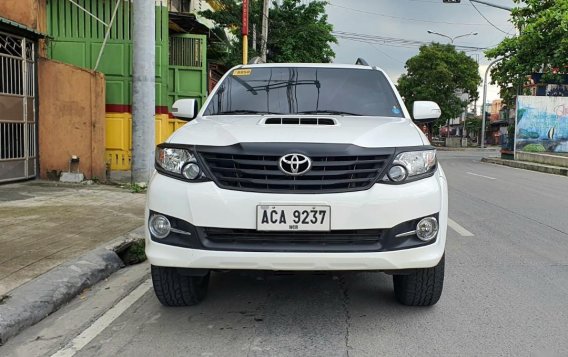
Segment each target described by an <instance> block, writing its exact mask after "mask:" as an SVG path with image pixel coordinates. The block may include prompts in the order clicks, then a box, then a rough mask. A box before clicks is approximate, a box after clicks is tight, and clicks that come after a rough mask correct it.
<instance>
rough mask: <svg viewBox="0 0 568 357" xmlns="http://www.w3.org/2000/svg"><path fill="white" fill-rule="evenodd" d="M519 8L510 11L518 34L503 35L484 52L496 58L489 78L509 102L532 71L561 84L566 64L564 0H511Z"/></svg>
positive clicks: (566, 4)
mask: <svg viewBox="0 0 568 357" xmlns="http://www.w3.org/2000/svg"><path fill="white" fill-rule="evenodd" d="M514 1H515V3H517V4H518V5H521V4H523V5H524V6H522V7H520V6H519V7H516V8H515V9H513V11H512V12H511V17H512V22H513V24H514V25H515V26H516V28H517V29H519V31H520V35H518V36H515V37H508V38H505V39H504V40H503V41H501V43H500V44H499V45H497V47H495V48H492V49H489V50H487V51H486V52H485V55H486V56H487V57H488V58H500V57H502V58H503V60H502V61H501V62H499V63H498V64H497V65H495V67H493V69H492V70H491V79H492V81H493V83H497V84H498V85H499V86H500V87H501V97H502V98H503V99H504V101H505V103H507V104H508V105H511V104H513V103H512V102H513V100H514V98H515V95H516V94H517V90H518V89H521V88H523V85H524V84H526V83H527V77H528V76H529V75H531V74H533V73H535V72H536V73H544V76H543V80H544V81H546V82H548V83H561V81H562V78H561V73H566V72H567V69H566V68H567V66H568V41H566V39H567V38H568V0H514Z"/></svg>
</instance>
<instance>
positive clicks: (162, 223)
mask: <svg viewBox="0 0 568 357" xmlns="http://www.w3.org/2000/svg"><path fill="white" fill-rule="evenodd" d="M148 228H150V233H152V235H153V236H154V237H156V238H158V239H162V238H166V237H167V236H168V234H170V231H171V230H172V225H171V224H170V221H169V220H168V219H167V218H166V217H165V216H162V215H161V214H155V215H153V216H152V217H151V218H150V221H149V222H148Z"/></svg>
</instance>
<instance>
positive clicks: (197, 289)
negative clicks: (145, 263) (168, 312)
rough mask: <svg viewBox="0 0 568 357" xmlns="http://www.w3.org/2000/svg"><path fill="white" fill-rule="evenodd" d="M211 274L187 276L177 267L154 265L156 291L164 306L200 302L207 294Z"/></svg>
mask: <svg viewBox="0 0 568 357" xmlns="http://www.w3.org/2000/svg"><path fill="white" fill-rule="evenodd" d="M209 276H210V274H209V273H208V274H207V275H205V276H186V275H182V274H180V273H179V272H178V271H177V269H176V268H166V267H158V266H154V265H152V284H153V285H154V292H155V293H156V297H157V298H158V300H159V301H160V303H162V305H164V306H191V305H196V304H199V303H200V302H201V301H203V299H205V296H206V295H207V289H208V287H209Z"/></svg>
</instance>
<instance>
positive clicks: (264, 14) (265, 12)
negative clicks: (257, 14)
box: [260, 0, 270, 63]
mask: <svg viewBox="0 0 568 357" xmlns="http://www.w3.org/2000/svg"><path fill="white" fill-rule="evenodd" d="M269 5H270V1H269V0H264V4H263V5H262V34H261V38H260V58H262V61H263V62H265V63H266V47H267V46H266V45H267V42H268V14H269Z"/></svg>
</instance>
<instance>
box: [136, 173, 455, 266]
mask: <svg viewBox="0 0 568 357" xmlns="http://www.w3.org/2000/svg"><path fill="white" fill-rule="evenodd" d="M259 204H267V205H271V204H273V205H274V204H276V205H277V204H292V205H294V204H296V205H302V204H308V205H329V206H330V207H331V212H332V220H331V229H332V230H355V229H358V230H361V229H389V228H392V227H395V226H396V225H398V224H400V223H402V222H406V221H410V220H413V219H416V218H418V217H424V216H428V215H433V214H438V217H439V224H440V229H439V232H438V237H437V239H436V241H435V242H434V243H432V244H429V245H425V246H420V247H417V248H410V249H403V250H397V251H381V252H325V253H324V252H272V251H262V252H253V251H220V250H203V249H190V248H182V247H176V246H171V245H166V244H161V243H157V242H155V241H153V240H151V239H150V235H149V232H148V230H146V255H147V256H148V259H149V261H150V263H151V264H153V265H157V266H167V267H179V268H204V269H254V270H398V269H412V268H426V267H432V266H435V265H436V264H437V263H438V262H439V260H440V259H441V257H442V255H443V254H444V249H445V242H446V227H447V216H448V205H447V184H446V180H445V177H444V175H443V171H442V169H441V167H439V169H438V171H437V172H436V174H435V175H434V176H432V177H429V178H426V179H423V180H419V181H416V182H410V183H407V184H404V185H386V184H376V185H374V186H373V187H372V188H371V189H369V190H366V191H359V192H349V193H333V194H319V195H304V194H269V193H254V192H241V191H231V190H224V189H221V188H219V187H217V186H216V185H215V184H214V183H212V182H202V183H187V182H183V181H179V180H176V179H172V178H169V177H166V176H163V175H160V174H155V175H154V176H153V177H152V180H151V183H150V187H149V191H148V200H147V209H146V219H148V215H149V212H150V211H154V212H160V213H162V214H165V215H169V216H173V217H177V218H179V219H183V220H185V221H187V222H190V223H191V224H192V225H195V226H199V227H215V228H233V229H255V228H256V206H257V205H259Z"/></svg>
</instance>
